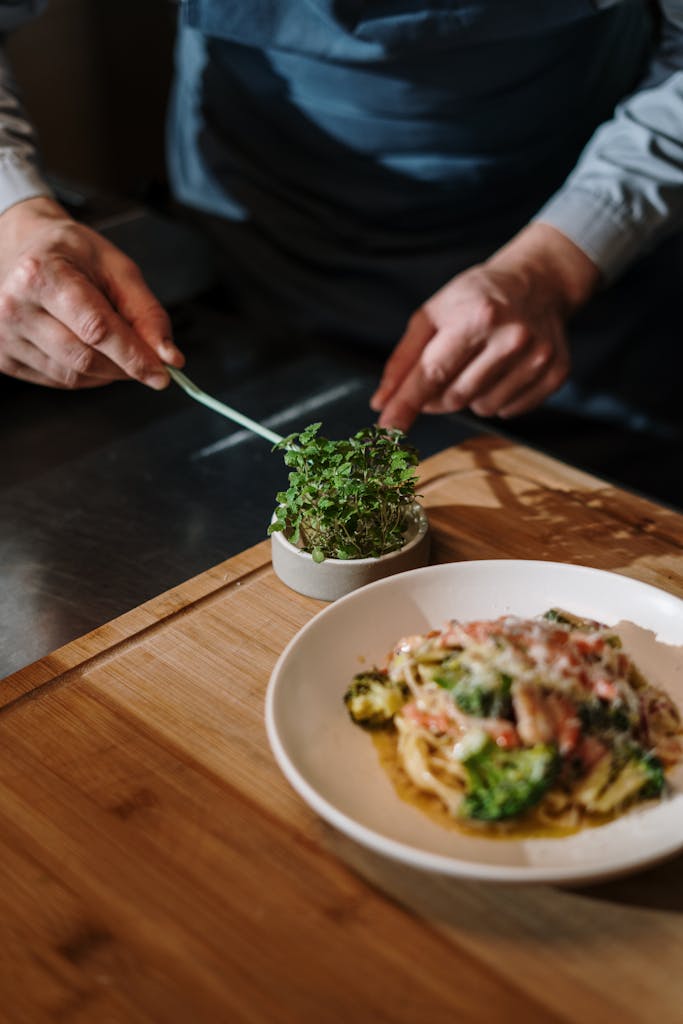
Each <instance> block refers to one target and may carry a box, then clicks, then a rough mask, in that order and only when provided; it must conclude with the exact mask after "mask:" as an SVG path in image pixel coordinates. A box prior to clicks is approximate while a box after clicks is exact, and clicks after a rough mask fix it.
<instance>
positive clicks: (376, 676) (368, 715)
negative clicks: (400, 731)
mask: <svg viewBox="0 0 683 1024" xmlns="http://www.w3.org/2000/svg"><path fill="white" fill-rule="evenodd" d="M409 694H410V691H409V689H408V687H407V686H406V684H405V683H403V682H394V681H393V680H392V679H390V678H389V676H388V675H387V674H386V673H384V672H359V673H358V675H356V676H354V677H353V680H352V682H351V685H350V686H349V688H348V690H347V691H346V693H345V694H344V703H345V704H346V707H347V710H348V712H349V715H350V716H351V719H352V721H354V722H355V723H356V725H362V726H363V727H364V728H365V729H383V728H384V727H385V726H388V725H391V723H392V721H393V718H394V715H395V714H396V712H397V711H400V710H401V708H402V707H403V705H404V704H405V702H406V701H407V699H408V696H409Z"/></svg>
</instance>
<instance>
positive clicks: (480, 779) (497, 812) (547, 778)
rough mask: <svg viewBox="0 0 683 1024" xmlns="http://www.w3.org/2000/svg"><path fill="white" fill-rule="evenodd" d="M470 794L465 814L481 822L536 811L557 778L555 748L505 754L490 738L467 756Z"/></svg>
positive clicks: (468, 789)
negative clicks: (531, 810)
mask: <svg viewBox="0 0 683 1024" xmlns="http://www.w3.org/2000/svg"><path fill="white" fill-rule="evenodd" d="M462 763H463V765H464V767H465V771H466V773H467V790H466V793H465V798H464V800H463V803H462V813H463V815H464V816H465V817H467V818H476V819H479V820H481V821H500V820H502V819H504V818H513V817H515V816H516V815H518V814H521V813H522V812H523V811H526V810H528V808H530V807H533V806H534V804H537V803H538V802H539V800H541V798H542V797H543V796H544V794H545V793H546V792H547V790H548V789H549V788H550V786H551V785H552V784H553V782H554V780H555V778H556V777H557V773H558V769H559V757H558V754H557V750H556V749H555V747H553V746H549V745H546V744H543V743H539V744H537V745H536V746H534V747H518V748H515V749H513V750H503V749H501V748H500V747H497V746H496V744H495V743H494V742H493V741H492V740H491V739H489V738H488V737H487V739H486V741H485V742H483V743H482V744H481V745H479V747H475V749H474V750H472V751H471V752H470V751H468V752H466V753H465V756H464V757H463V758H462Z"/></svg>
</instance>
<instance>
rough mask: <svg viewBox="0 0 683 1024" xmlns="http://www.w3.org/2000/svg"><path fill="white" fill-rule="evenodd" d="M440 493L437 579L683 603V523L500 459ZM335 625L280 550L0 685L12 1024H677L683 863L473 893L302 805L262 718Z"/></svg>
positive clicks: (458, 472) (510, 452)
mask: <svg viewBox="0 0 683 1024" xmlns="http://www.w3.org/2000/svg"><path fill="white" fill-rule="evenodd" d="M421 472H422V485H421V490H422V492H423V495H424V501H425V504H426V505H427V507H428V510H429V515H430V520H431V523H432V526H433V528H434V533H435V538H436V544H435V552H436V557H437V559H438V560H441V561H445V560H454V559H465V558H466V559H470V558H491V557H500V558H510V557H517V558H518V557H523V558H542V559H551V560H557V561H565V562H577V563H582V564H586V565H593V566H596V567H600V568H606V569H610V570H611V571H615V572H620V573H624V574H626V575H630V576H634V577H637V578H639V579H643V580H646V581H648V582H651V583H654V584H656V585H658V586H661V587H664V588H665V589H667V590H669V591H671V592H672V593H676V594H679V595H680V596H683V516H680V515H678V514H676V513H674V512H671V511H669V510H667V509H664V508H661V507H659V506H657V505H654V504H652V503H650V502H646V501H644V500H643V499H641V498H639V497H637V496H635V495H631V494H627V493H625V492H623V491H619V490H616V489H614V488H613V487H611V486H609V485H607V484H605V483H604V482H601V481H599V480H596V479H595V478H593V477H590V476H587V475H585V474H583V473H579V472H577V471H575V470H572V469H570V468H568V467H566V466H563V465H562V464H560V463H558V462H555V461H553V460H551V459H548V458H546V457H544V456H541V455H539V454H537V453H534V452H531V451H530V450H528V449H525V448H522V447H518V446H513V445H511V444H509V443H508V442H503V441H500V440H498V439H495V438H480V439H477V440H475V441H471V442H467V443H465V444H463V445H461V446H459V447H458V448H455V449H449V450H448V451H446V452H443V453H441V454H440V455H438V456H435V457H434V458H432V459H430V460H427V461H426V462H425V463H424V465H423V467H422V471H421ZM320 607H321V605H320V603H318V602H316V601H313V600H311V599H309V598H304V597H301V596H300V595H297V594H294V593H293V592H291V591H289V590H288V589H287V588H285V587H284V586H283V585H282V584H281V583H280V582H279V581H278V580H277V579H276V578H275V577H274V575H273V573H272V570H271V568H270V563H269V548H268V545H267V544H261V545H257V546H256V547H255V548H252V549H250V550H249V551H247V552H245V553H244V554H242V555H240V556H238V557H237V558H235V559H231V560H230V561H228V562H226V563H224V564H222V565H220V566H217V567H215V568H214V569H212V570H211V571H209V572H207V573H204V574H202V575H201V576H199V577H197V578H196V579H193V580H190V581H188V582H187V583H185V584H183V585H182V586H181V587H178V588H176V589H175V590H173V591H170V592H169V593H167V594H164V595H161V596H160V597H159V598H156V599H155V600H153V601H151V602H149V603H148V604H146V605H144V606H142V607H141V608H139V609H136V610H135V611H133V612H131V613H129V614H128V615H125V616H122V617H121V618H120V619H117V620H115V621H114V622H112V623H110V624H108V625H107V626H104V627H102V629H100V630H96V631H95V632H94V633H91V634H89V635H88V636H86V637H83V638H81V639H80V640H78V641H76V642H74V643H73V644H69V645H68V646H67V647H65V648H63V649H61V650H60V651H57V652H55V653H54V654H52V655H50V656H49V657H48V658H45V659H42V661H40V662H37V663H36V664H35V665H33V666H30V667H29V668H27V669H25V670H23V671H22V672H19V673H16V674H15V675H14V676H11V677H9V678H8V679H7V680H5V681H4V682H3V684H2V687H0V697H1V698H2V707H1V709H0V857H1V858H2V864H3V869H4V877H3V882H4V884H3V886H2V887H0V936H1V937H2V940H3V949H4V955H3V957H2V958H0V996H2V997H3V998H2V1004H1V1005H2V1008H3V1009H2V1012H1V1013H0V1019H2V1020H3V1021H7V1022H8V1024H15V1022H17V1024H18V1022H21V1024H24V1022H26V1024H41V1022H42V1021H61V1022H68V1024H76V1022H78V1024H81V1022H83V1024H85V1022H88V1024H91V1022H94V1021H97V1022H100V1021H106V1022H109V1021H111V1022H119V1021H120V1022H132V1024H137V1022H138V1021H139V1022H141V1024H147V1022H164V1024H165V1022H169V1024H176V1022H178V1024H180V1022H183V1024H186V1022H189V1021H192V1022H199V1024H203V1022H207V1024H208V1022H211V1024H222V1022H224V1021H225V1022H226V1024H227V1022H231V1024H232V1022H242V1021H245V1022H247V1021H248V1022H259V1024H262V1022H263V1024H265V1022H267V1024H270V1022H280V1021H282V1022H293V1024H294V1022H297V1024H299V1022H303V1024H307V1022H308V1021H311V1022H313V1021H315V1022H316V1024H318V1022H320V1024H327V1022H330V1024H337V1022H339V1024H341V1022H346V1021H348V1020H354V1021H357V1022H365V1021H368V1022H370V1021H372V1022H375V1021H378V1022H384V1021H386V1022H404V1021H405V1022H414V1021H418V1020H427V1019H445V1020H456V1019H458V1020H463V1021H466V1022H475V1024H479V1022H481V1024H499V1022H500V1024H503V1022H512V1021H518V1020H524V1021H527V1022H531V1024H535V1022H539V1024H541V1022H544V1024H556V1022H557V1024H559V1022H573V1021H577V1020H582V1021H592V1020H600V1021H601V1022H610V1021H617V1020H618V1021H620V1022H624V1024H636V1022H645V1021H651V1020H653V1019H656V1020H657V1021H658V1024H669V1022H671V1024H673V1022H674V1021H679V1020H680V1005H681V1001H682V1000H683V980H682V979H681V974H680V970H679V965H678V959H679V951H680V948H681V942H682V941H683V886H681V884H680V879H681V872H682V870H683V858H681V857H679V858H677V859H674V860H673V861H670V862H669V863H667V864H665V865H662V866H661V867H658V868H656V869H652V870H650V871H648V872H646V873H644V874H641V875H637V876H635V877H633V878H631V879H628V880H622V881H620V882H613V883H610V884H608V885H603V886H599V887H596V888H593V889H590V890H586V891H585V892H571V891H562V890H558V889H553V888H550V887H538V888H532V887H524V888H508V887H502V886H500V887H499V886H486V885H480V884H474V883H464V882H458V881H454V880H448V879H442V878H438V877H436V876H430V875H426V874H422V873H419V872H416V871H413V870H411V869H408V868H406V867H404V866H402V865H399V864H395V863H392V862H389V861H386V860H384V859H383V858H381V857H379V856H377V855H374V854H371V853H370V852H369V851H367V850H364V849H362V848H361V847H358V846H357V845H356V844H354V843H352V842H351V841H350V840H348V839H346V838H345V837H343V836H341V835H339V834H337V833H336V832H334V831H333V830H332V829H330V828H328V827H327V826H326V825H325V824H324V823H323V822H321V821H320V820H319V819H318V818H317V817H316V816H315V815H314V814H313V813H312V812H311V811H310V810H309V809H308V807H307V806H306V805H304V804H303V803H302V802H301V800H300V799H299V798H298V797H297V796H296V794H295V793H294V792H293V791H292V790H291V789H290V787H289V786H288V784H287V783H286V782H285V780H284V778H283V777H282V776H281V775H280V773H279V771H278V770H277V768H276V766H275V763H274V761H273V758H272V756H271V754H270V750H269V747H268V744H267V740H266V737H265V732H264V726H263V699H264V694H265V688H266V685H267V681H268V678H269V675H270V671H271V669H272V666H273V664H274V662H275V660H276V658H277V656H278V655H279V653H280V651H281V650H282V648H283V647H284V645H285V644H286V643H287V642H288V641H289V639H290V638H291V637H292V636H293V635H294V634H295V633H296V632H297V630H298V629H299V628H301V626H302V625H304V624H305V623H306V622H307V621H308V620H309V619H310V617H311V615H312V614H314V613H315V612H316V611H317V610H318V609H319V608H320ZM682 639H683V638H682ZM682 827H683V823H682Z"/></svg>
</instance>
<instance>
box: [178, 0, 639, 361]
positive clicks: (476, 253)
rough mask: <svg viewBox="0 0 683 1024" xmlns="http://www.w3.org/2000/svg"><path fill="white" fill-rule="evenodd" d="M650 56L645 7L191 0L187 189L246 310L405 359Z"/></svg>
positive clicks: (537, 202)
mask: <svg viewBox="0 0 683 1024" xmlns="http://www.w3.org/2000/svg"><path fill="white" fill-rule="evenodd" d="M649 49H650V28H649V22H648V17H647V13H646V10H645V4H644V2H643V0H451V2H448V0H441V2H434V0H431V2H429V0H428V2H424V3H420V2H412V0H185V2H184V3H183V5H182V9H181V22H180V30H179V37H178V48H177V75H176V84H175V91H174V97H173V103H172V108H171V113H170V119H169V151H168V156H169V166H170V170H171V178H172V182H173V185H174V188H175V192H176V195H177V196H178V197H179V198H180V199H181V200H182V201H183V202H185V203H187V204H189V205H191V206H193V207H195V208H197V209H199V210H203V211H204V212H205V213H208V214H217V215H218V217H219V218H220V219H219V220H217V221H216V231H217V232H218V234H219V235H220V238H221V242H222V244H223V248H224V251H225V252H226V253H227V256H226V260H228V261H229V262H230V266H231V270H230V273H231V277H232V279H233V280H235V281H237V282H239V288H240V290H241V292H242V294H243V295H244V296H248V295H249V294H253V295H254V296H257V297H258V296H260V297H263V298H265V299H266V300H267V305H268V308H271V309H276V310H278V314H277V315H278V316H280V315H283V316H285V317H287V318H288V319H289V321H290V322H291V323H292V324H293V325H295V326H298V327H300V328H301V329H302V330H307V331H323V332H325V333H327V334H332V335H336V336H340V337H346V338H353V339H356V340H360V341H363V342H366V343H367V342H369V343H372V344H375V345H378V346H383V347H385V348H388V347H391V346H393V344H394V343H395V342H396V340H397V338H398V337H399V335H400V334H401V331H402V329H403V326H404V324H405V321H406V319H407V317H408V316H409V314H410V313H411V312H412V311H413V310H414V309H415V308H416V307H417V306H418V305H419V304H420V303H421V302H422V301H424V300H425V299H426V298H427V297H428V296H429V295H430V294H432V293H433V292H434V291H435V290H436V289H437V288H438V287H440V286H441V285H442V284H443V283H444V282H446V281H447V280H448V279H449V278H450V277H452V276H453V275H454V274H455V273H457V272H458V271H460V270H462V269H464V268H465V267H467V266H469V265H471V263H472V262H475V261H478V260H481V259H483V258H485V257H486V256H487V255H488V254H490V252H492V251H493V250H494V249H495V248H497V247H498V246H499V245H500V244H502V243H503V242H504V241H506V240H507V239H508V238H509V237H510V236H511V235H512V234H513V233H514V232H515V231H517V230H518V229H519V228H520V227H522V226H523V225H524V224H525V223H526V222H527V220H528V219H529V217H531V216H533V214H534V213H535V212H536V211H537V210H538V209H539V208H540V207H541V206H542V204H543V203H544V201H545V200H546V199H547V198H548V197H549V196H550V195H551V194H552V193H553V192H554V191H555V190H556V189H557V188H558V187H559V186H560V185H561V184H562V182H563V180H564V179H565V177H566V175H567V174H568V172H569V171H570V170H571V168H572V167H573V165H574V164H575V162H576V160H577V157H578V155H579V153H580V152H581V149H582V147H583V146H584V145H585V143H586V141H587V140H588V138H589V137H590V135H591V134H592V132H593V130H594V128H595V127H596V126H597V125H598V124H599V123H600V122H601V121H603V120H605V119H606V118H608V117H609V116H610V114H611V112H612V110H613V108H614V105H615V103H616V102H617V101H618V100H619V99H620V98H621V97H623V96H624V95H625V94H626V93H627V92H628V91H629V90H630V89H632V88H633V87H634V86H635V84H636V82H637V81H638V79H639V77H640V76H641V74H642V73H643V70H644V67H645V64H646V62H647V58H648V55H649Z"/></svg>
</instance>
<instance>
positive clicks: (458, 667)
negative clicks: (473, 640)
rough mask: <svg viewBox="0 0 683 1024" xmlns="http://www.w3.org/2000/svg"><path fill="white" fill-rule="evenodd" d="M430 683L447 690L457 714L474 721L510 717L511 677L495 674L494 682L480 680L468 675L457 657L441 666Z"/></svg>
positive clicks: (466, 669)
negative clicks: (462, 713)
mask: <svg viewBox="0 0 683 1024" xmlns="http://www.w3.org/2000/svg"><path fill="white" fill-rule="evenodd" d="M434 682H435V683H438V685H439V686H441V687H443V688H444V689H445V690H450V691H451V694H452V696H453V700H454V701H455V703H456V704H457V705H458V707H459V708H460V710H461V711H464V712H465V714H466V715H473V716H474V717H475V718H510V717H511V716H512V699H511V697H510V690H511V688H512V677H511V676H509V675H508V674H507V673H506V672H498V673H497V679H496V681H495V682H492V681H491V680H489V679H486V680H485V681H482V680H481V679H478V678H476V677H473V676H472V675H471V674H470V671H469V669H468V668H467V666H466V665H463V663H462V662H461V661H459V660H458V659H457V658H451V659H449V661H448V662H446V663H444V665H443V666H442V668H440V669H439V671H438V672H437V673H435V675H434Z"/></svg>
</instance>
